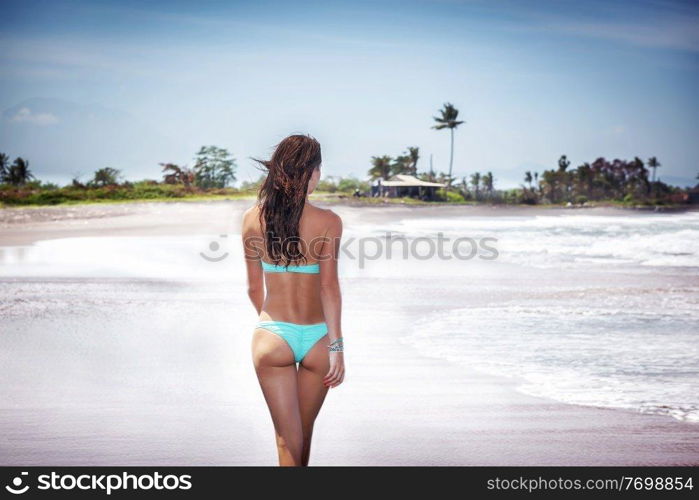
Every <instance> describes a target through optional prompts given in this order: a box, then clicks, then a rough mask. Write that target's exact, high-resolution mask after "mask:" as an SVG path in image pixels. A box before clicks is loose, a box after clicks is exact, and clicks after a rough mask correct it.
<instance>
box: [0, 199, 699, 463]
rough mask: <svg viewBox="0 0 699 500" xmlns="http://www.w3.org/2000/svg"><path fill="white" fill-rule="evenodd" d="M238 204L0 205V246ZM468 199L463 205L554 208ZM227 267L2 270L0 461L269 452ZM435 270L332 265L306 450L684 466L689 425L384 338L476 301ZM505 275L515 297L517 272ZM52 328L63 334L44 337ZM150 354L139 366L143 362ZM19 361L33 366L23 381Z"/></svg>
mask: <svg viewBox="0 0 699 500" xmlns="http://www.w3.org/2000/svg"><path fill="white" fill-rule="evenodd" d="M319 205H321V206H324V205H323V204H321V203H319ZM247 206H249V200H237V201H230V202H222V201H217V202H213V203H212V202H201V203H195V204H192V203H175V204H167V205H165V204H161V203H149V204H148V203H147V204H133V203H129V204H115V205H110V206H109V207H110V208H105V207H106V205H89V206H88V205H80V206H78V207H77V208H75V207H71V208H70V209H68V208H67V207H54V209H52V210H46V211H34V209H32V211H31V214H27V213H25V212H21V213H19V214H16V213H13V215H20V216H22V217H20V218H18V219H14V220H10V221H7V220H4V219H2V217H1V216H2V213H3V212H2V211H0V242H1V243H0V244H1V245H3V246H6V245H11V244H12V243H13V242H14V243H15V244H17V245H28V244H32V243H33V242H36V241H40V240H46V239H52V238H74V237H99V236H124V237H130V236H161V235H162V236H169V235H175V236H177V235H179V236H194V235H204V234H206V235H212V234H233V233H235V232H236V231H238V230H239V219H240V215H241V213H242V210H244V209H245V208H246V207H247ZM331 208H333V209H336V208H337V211H338V213H339V214H340V215H341V216H342V217H343V220H344V221H345V223H346V225H347V226H351V225H352V224H354V223H358V224H361V223H364V222H377V221H378V222H390V221H392V220H394V219H395V218H407V217H414V218H416V219H419V218H420V217H423V216H424V217H435V216H444V217H449V216H452V215H464V212H463V207H447V206H433V207H422V206H420V207H417V206H400V205H392V206H381V207H380V208H377V209H375V210H371V209H366V208H363V207H361V208H360V207H354V206H351V205H349V204H348V205H343V206H341V207H338V206H337V205H335V206H332V207H331ZM423 208H428V209H427V210H423ZM472 208H473V209H472V210H470V211H469V214H470V215H473V216H477V217H487V216H493V217H499V216H517V215H526V216H531V215H567V214H570V209H565V208H560V209H558V210H557V211H556V212H553V213H552V212H551V211H550V209H543V210H541V209H539V210H538V211H536V208H537V207H532V208H533V209H534V210H535V212H532V211H530V210H529V209H526V210H521V209H517V208H515V209H509V210H499V209H495V210H493V209H491V208H490V207H485V208H484V207H472ZM498 208H500V207H498ZM592 210H594V211H593V212H588V211H586V213H590V214H592V215H619V211H618V209H616V208H614V209H611V210H610V209H592ZM625 215H627V216H644V215H648V216H652V214H645V213H642V214H639V213H625ZM24 216H26V217H24ZM236 269H237V268H236ZM621 277H622V276H621V275H617V278H621ZM625 279H626V280H627V281H628V280H632V281H633V280H636V279H637V277H634V276H628V277H626V278H625ZM241 280H242V278H241V277H240V276H239V275H238V274H231V275H230V279H226V280H224V281H223V282H222V283H213V282H209V281H206V280H205V281H201V282H199V281H194V280H191V279H174V280H158V279H154V278H139V277H137V276H136V277H99V276H94V277H85V278H82V277H64V278H60V277H46V276H40V275H39V276H34V277H24V276H14V277H13V276H11V275H10V274H7V273H5V275H4V277H2V278H0V293H2V299H3V300H1V301H0V303H3V304H4V307H5V309H4V311H6V312H8V314H4V315H3V320H2V322H3V326H4V327H7V331H8V332H15V334H14V335H9V336H4V337H0V340H1V341H3V342H4V343H3V344H2V345H0V352H4V353H6V355H5V356H4V357H3V358H2V359H3V360H4V365H3V366H5V369H6V370H7V375H6V377H7V378H8V380H10V381H13V380H14V379H13V377H15V376H16V377H18V380H17V381H16V382H15V383H8V384H6V386H5V387H3V394H2V396H3V397H2V398H0V399H2V400H4V401H6V402H7V403H6V404H5V405H3V408H2V409H0V414H2V418H1V419H0V422H2V423H0V431H1V432H2V433H3V435H4V436H6V440H5V441H4V442H3V443H2V444H0V455H1V456H2V457H3V460H2V462H3V465H16V464H17V463H23V464H26V465H48V464H51V465H87V464H91V465H115V464H128V465H153V464H160V465H193V464H194V465H258V464H259V465H272V464H274V463H275V456H274V453H275V451H274V446H273V441H272V435H273V434H272V426H271V422H270V421H269V415H268V410H267V408H266V406H265V404H264V401H263V398H262V395H261V393H260V392H259V387H258V385H257V382H256V379H255V375H254V371H253V369H252V365H251V362H250V359H249V333H250V332H251V331H252V326H253V321H254V318H253V316H254V314H253V313H252V312H251V310H250V307H249V304H247V303H245V300H244V299H245V297H244V295H245V294H244V286H243V284H242V281H241ZM447 281H449V280H448V279H447ZM452 281H453V280H451V281H449V282H450V283H451V288H447V287H446V286H445V283H446V282H445V281H444V280H442V281H440V280H438V279H434V280H430V281H423V280H419V279H417V278H382V279H381V280H376V279H374V278H371V277H368V276H359V277H347V278H345V286H344V288H343V302H344V304H343V307H344V308H346V310H347V311H348V312H349V311H355V312H356V314H347V315H346V316H345V317H344V318H343V329H345V330H347V332H348V333H350V334H351V335H349V336H348V337H349V338H348V344H347V347H348V352H347V354H346V359H347V363H348V368H349V370H348V377H347V381H346V383H345V384H343V385H342V386H340V387H339V388H338V389H337V390H333V391H331V393H330V394H329V395H328V398H327V402H326V403H325V405H324V408H323V410H322V412H321V415H320V417H319V420H318V422H317V423H316V427H315V432H314V435H315V443H314V450H313V453H312V464H319V465H320V464H322V465H501V466H507V465H561V466H565V465H582V466H584V465H699V424H696V423H693V422H686V421H681V420H677V419H675V418H673V417H671V416H669V415H668V416H665V415H655V414H645V413H641V412H638V411H633V410H629V409H623V408H610V407H598V406H588V405H579V404H571V403H564V402H560V401H557V400H555V399H552V398H548V397H542V396H534V395H529V394H526V393H523V392H520V391H519V390H518V389H517V386H518V385H520V384H521V383H522V382H523V378H521V377H519V378H518V377H510V376H505V375H493V374H489V373H485V372H483V371H479V370H477V369H475V368H472V367H468V366H466V367H465V366H463V365H462V364H459V363H457V362H455V361H450V360H445V359H443V358H441V357H436V356H431V355H429V354H428V353H426V352H423V351H422V350H421V349H420V348H419V347H415V346H414V345H413V344H410V343H406V342H403V341H401V340H402V338H401V334H402V333H403V332H406V331H409V329H410V328H411V326H413V325H414V324H416V321H417V320H419V319H420V318H421V317H423V316H424V315H425V314H426V313H427V312H429V310H428V309H425V307H429V306H424V305H422V304H423V296H424V295H430V296H434V297H438V298H439V301H440V302H439V303H440V304H442V306H441V307H442V308H443V309H444V311H445V313H446V314H448V312H449V311H450V310H452V309H453V308H455V307H461V305H460V304H462V303H464V302H465V303H469V304H472V305H474V306H477V305H478V303H479V302H478V301H477V300H475V299H474V297H475V295H474V294H477V293H479V292H478V290H475V291H474V290H471V291H470V292H467V291H465V290H462V292H463V294H459V293H456V292H457V291H458V290H461V289H462V288H464V287H463V285H461V284H459V283H456V282H452ZM508 284H509V285H510V288H508V290H510V291H509V292H508V293H516V292H515V291H514V290H515V289H514V288H512V286H513V285H516V284H517V283H514V282H508ZM85 297H89V299H87V300H86V299H85ZM241 297H242V298H241ZM386 297H391V299H390V301H389V302H388V303H387V301H386ZM497 298H498V299H499V300H505V298H506V297H505V295H504V294H503V293H502V292H499V295H497ZM479 300H480V301H482V302H488V301H491V300H493V299H492V297H487V296H483V297H482V298H480V299H479ZM76 301H78V302H76ZM76 305H80V307H75V306H76ZM30 306H31V307H30ZM10 308H14V309H10ZM432 308H433V307H432ZM32 311H33V312H32ZM37 311H41V312H40V313H39V314H37ZM9 312H12V314H10V313H9ZM76 325H77V326H79V327H76ZM64 326H65V328H70V329H71V330H70V331H71V335H66V336H63V335H56V333H57V332H59V331H61V330H62V328H64ZM231 330H232V331H233V333H234V334H233V335H232V334H231ZM19 332H22V335H20V333H19ZM143 332H148V333H149V335H146V336H144V335H142V333H143ZM438 333H439V332H435V334H438ZM12 339H15V340H14V341H16V342H18V343H17V344H12V342H13V340H12ZM20 339H22V340H21V341H20ZM32 345H41V346H43V348H42V349H40V350H32V349H29V347H27V346H32ZM85 346H89V349H88V348H86V347H85ZM194 346H196V349H192V347H194ZM128 347H133V348H134V349H136V350H134V351H131V350H128V349H127V348H128ZM114 353H117V354H120V355H119V356H115V354H114ZM125 354H127V355H126V356H124V355H125ZM44 356H45V357H44ZM36 357H38V359H37V358H36ZM153 360H155V361H156V362H157V369H155V370H151V369H148V367H150V366H151V365H152V363H151V361H153ZM33 364H39V365H41V366H44V368H43V369H42V370H41V371H40V372H37V373H36V374H35V375H33V376H32V377H29V373H28V372H27V369H26V367H27V366H33ZM71 366H79V367H81V369H80V370H78V371H77V372H76V371H73V369H72V368H69V367H71ZM81 370H89V371H81ZM84 373H91V374H92V376H91V377H90V378H91V379H93V378H94V380H97V381H99V383H92V382H90V381H87V379H85V378H84ZM34 376H36V377H38V379H37V380H34V378H33V377H34ZM25 377H27V378H25ZM25 383H30V384H33V385H35V387H32V385H25ZM56 391H57V392H56ZM46 422H50V424H47V423H46ZM75 429H81V431H80V432H79V433H77V432H76V431H75ZM27 436H30V437H31V438H28V437H27ZM105 442H109V443H113V446H110V447H109V448H105V447H104V443H105ZM134 450H137V452H135V451H134Z"/></svg>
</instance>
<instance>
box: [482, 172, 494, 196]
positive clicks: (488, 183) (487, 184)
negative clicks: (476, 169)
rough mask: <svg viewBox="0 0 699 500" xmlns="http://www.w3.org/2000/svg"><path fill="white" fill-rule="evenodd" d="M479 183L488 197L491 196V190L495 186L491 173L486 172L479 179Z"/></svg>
mask: <svg viewBox="0 0 699 500" xmlns="http://www.w3.org/2000/svg"><path fill="white" fill-rule="evenodd" d="M481 183H482V184H483V188H484V189H485V190H486V192H487V193H488V196H490V195H492V194H493V188H494V184H495V179H493V173H492V172H488V173H487V174H485V175H484V176H483V177H482V178H481Z"/></svg>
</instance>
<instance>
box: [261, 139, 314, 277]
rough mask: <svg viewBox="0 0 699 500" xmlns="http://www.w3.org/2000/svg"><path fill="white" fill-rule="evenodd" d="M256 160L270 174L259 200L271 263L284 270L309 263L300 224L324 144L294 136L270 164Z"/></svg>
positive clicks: (263, 185)
mask: <svg viewBox="0 0 699 500" xmlns="http://www.w3.org/2000/svg"><path fill="white" fill-rule="evenodd" d="M253 160H255V161H256V162H258V163H260V164H261V165H263V166H264V168H265V169H266V170H267V177H266V178H265V180H264V182H263V183H262V185H261V186H260V190H259V192H258V194H257V199H258V203H259V204H260V226H261V227H262V231H263V233H264V241H265V249H266V250H267V255H268V256H269V259H270V260H271V261H272V262H273V263H274V264H277V265H283V266H288V265H290V264H291V263H292V262H306V256H305V255H304V253H303V249H302V247H301V239H300V236H299V222H300V220H301V214H302V213H303V208H304V206H305V205H306V193H307V191H308V183H309V181H310V180H311V176H312V175H313V171H314V170H315V169H316V168H318V167H320V164H321V153H320V144H319V143H318V141H316V140H315V139H314V138H313V137H311V136H308V135H290V136H289V137H287V138H286V139H284V140H283V141H282V142H280V143H279V144H278V145H277V147H276V148H275V150H274V153H273V154H272V157H271V158H270V159H269V160H258V159H255V158H253Z"/></svg>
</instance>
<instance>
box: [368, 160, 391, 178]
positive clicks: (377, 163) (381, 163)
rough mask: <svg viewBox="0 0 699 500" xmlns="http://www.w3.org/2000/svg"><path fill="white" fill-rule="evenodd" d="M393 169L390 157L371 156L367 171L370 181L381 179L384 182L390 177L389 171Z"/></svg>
mask: <svg viewBox="0 0 699 500" xmlns="http://www.w3.org/2000/svg"><path fill="white" fill-rule="evenodd" d="M392 168H393V158H391V157H390V156H386V155H384V156H372V157H371V168H370V169H369V175H370V176H371V179H372V180H374V179H383V180H385V181H387V180H388V178H389V177H390V176H391V169H392Z"/></svg>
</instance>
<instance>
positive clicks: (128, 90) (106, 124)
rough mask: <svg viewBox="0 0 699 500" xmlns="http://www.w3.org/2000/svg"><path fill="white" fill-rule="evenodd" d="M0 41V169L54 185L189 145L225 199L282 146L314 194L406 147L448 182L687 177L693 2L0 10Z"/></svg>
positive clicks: (137, 168)
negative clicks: (310, 141) (292, 143)
mask: <svg viewBox="0 0 699 500" xmlns="http://www.w3.org/2000/svg"><path fill="white" fill-rule="evenodd" d="M2 13H3V19H4V23H3V24H2V28H0V111H1V112H2V115H1V117H0V118H1V120H0V151H1V152H4V153H6V154H8V155H10V156H11V158H14V157H16V156H22V157H24V158H27V159H29V162H30V168H31V169H32V171H33V172H34V174H35V175H36V176H37V177H38V178H40V179H42V180H46V181H51V182H57V183H59V184H64V183H67V182H69V181H70V180H71V179H72V178H73V177H79V178H81V179H82V180H83V181H84V180H88V179H89V178H90V177H91V174H92V173H93V172H94V171H95V170H97V169H98V168H102V167H107V166H109V167H112V168H117V169H119V170H121V171H122V172H123V173H124V176H125V178H127V179H130V180H138V179H144V178H150V179H159V178H161V172H160V167H159V163H161V162H174V163H178V164H186V165H189V166H192V165H193V163H194V162H193V158H194V156H195V154H196V152H197V151H198V149H199V148H200V147H201V146H202V145H217V146H219V147H224V148H226V149H228V150H229V151H230V152H231V153H232V155H233V156H234V157H235V158H236V162H237V165H238V169H237V178H238V182H240V181H244V180H255V179H257V178H258V177H259V175H260V171H259V170H258V169H257V168H256V167H255V166H254V163H253V162H252V161H251V159H250V157H267V156H269V155H270V153H271V152H272V151H273V148H274V146H275V145H276V144H277V143H278V142H279V141H280V140H281V139H283V138H284V137H286V136H287V135H289V134H292V133H307V134H310V135H312V136H314V137H315V138H317V139H318V140H319V141H320V143H321V145H322V151H323V170H322V172H323V175H324V176H329V175H334V176H339V175H342V176H347V175H355V176H357V177H359V178H365V177H366V174H367V170H368V169H369V168H370V163H371V158H372V156H381V155H390V156H397V155H399V154H401V153H403V152H404V151H405V150H406V149H407V147H409V146H417V147H419V148H420V153H421V158H420V161H419V163H418V169H419V170H420V171H423V170H428V169H429V167H430V158H431V159H432V164H433V168H434V169H435V170H436V171H447V170H448V163H449V133H448V131H446V130H442V131H437V130H434V129H432V128H431V127H432V125H434V120H433V116H435V115H437V114H438V110H439V108H440V107H442V105H443V104H444V103H445V102H451V103H453V104H454V105H455V106H456V107H457V109H459V118H460V119H462V120H465V123H464V124H463V125H461V126H460V127H459V128H458V129H457V130H456V135H455V147H454V167H453V169H454V175H455V176H457V177H458V178H461V177H462V176H470V175H471V174H472V173H473V172H476V171H479V172H482V173H485V172H487V171H492V172H493V174H494V176H495V184H496V187H499V188H507V187H515V186H517V185H519V184H521V183H522V182H523V177H524V172H525V171H526V170H532V171H539V172H542V171H543V170H544V169H548V168H555V167H556V165H557V160H558V158H559V156H560V155H562V154H566V155H567V156H568V158H569V159H570V160H571V162H572V165H573V166H577V165H579V164H581V163H583V162H591V161H594V160H595V159H596V158H598V157H602V156H603V157H607V158H610V159H611V158H628V159H632V158H633V157H634V156H639V157H640V158H643V159H647V158H648V157H650V156H657V157H658V159H659V160H660V162H661V164H662V167H661V168H660V169H658V175H659V177H660V178H661V179H662V180H665V181H666V182H671V183H675V184H679V185H682V186H685V185H690V184H691V185H693V184H695V183H696V180H695V177H696V176H697V174H698V173H699V164H698V162H697V158H699V141H697V138H698V137H699V100H698V99H697V89H699V2H677V1H666V0H635V1H621V0H619V1H614V2H609V1H598V0H588V1H585V2H579V1H566V0H561V1H554V2H545V1H527V0H520V1H480V0H470V1H468V0H463V1H460V0H434V1H426V0H407V1H383V0H374V1H364V0H352V1H350V2H343V1H318V2H311V1H305V0H297V1H294V2H284V1H266V0H257V1H250V2H231V1H228V2H224V1H218V2H212V1H198V2H183V1H177V0H169V1H142V0H140V1H132V0H121V1H59V0H53V1H33V0H22V1H16V2H15V1H11V0H3V2H2Z"/></svg>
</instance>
